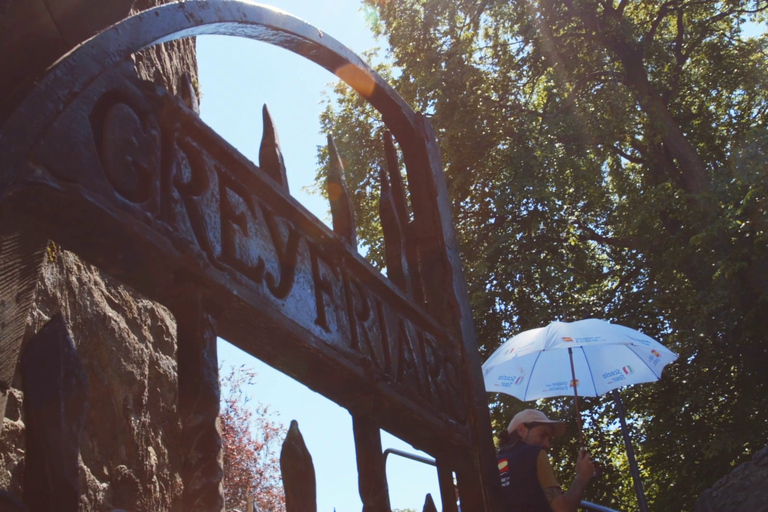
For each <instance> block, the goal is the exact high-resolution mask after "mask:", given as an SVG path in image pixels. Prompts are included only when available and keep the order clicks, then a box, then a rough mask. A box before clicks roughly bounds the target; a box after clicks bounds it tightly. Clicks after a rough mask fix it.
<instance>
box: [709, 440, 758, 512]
mask: <svg viewBox="0 0 768 512" xmlns="http://www.w3.org/2000/svg"><path fill="white" fill-rule="evenodd" d="M695 511H696V512H768V446H766V447H765V448H763V449H762V450H760V451H759V452H757V453H756V454H755V455H754V456H753V457H752V460H750V461H748V462H745V463H744V464H742V465H740V466H738V467H737V468H736V469H734V470H733V471H732V472H731V473H729V474H728V475H726V476H724V477H723V478H721V479H720V480H718V481H717V482H716V483H715V485H713V486H712V488H711V489H707V490H706V491H704V492H703V493H702V494H701V496H699V499H698V500H696V509H695Z"/></svg>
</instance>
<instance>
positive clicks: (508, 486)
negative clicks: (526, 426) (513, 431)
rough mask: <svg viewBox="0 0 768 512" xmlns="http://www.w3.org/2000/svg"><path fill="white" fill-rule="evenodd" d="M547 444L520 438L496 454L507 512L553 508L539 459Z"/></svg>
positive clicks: (537, 511) (550, 510)
mask: <svg viewBox="0 0 768 512" xmlns="http://www.w3.org/2000/svg"><path fill="white" fill-rule="evenodd" d="M542 449H543V448H542V447H541V446H538V445H532V444H526V443H523V442H518V443H517V444H516V445H514V446H512V447H510V448H506V447H502V449H501V451H500V452H499V454H498V455H497V456H496V461H497V462H498V464H499V476H500V477H501V495H502V503H503V504H504V508H503V510H504V512H552V508H551V507H550V506H549V502H548V501H547V497H546V496H545V495H544V490H543V489H542V488H541V484H540V483H539V475H538V464H537V462H538V459H539V452H540V451H541V450H542Z"/></svg>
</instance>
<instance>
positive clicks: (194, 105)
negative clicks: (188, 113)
mask: <svg viewBox="0 0 768 512" xmlns="http://www.w3.org/2000/svg"><path fill="white" fill-rule="evenodd" d="M179 89H180V90H179V93H180V94H181V100H182V101H183V102H184V104H185V105H186V106H187V108H189V109H190V110H192V111H193V112H194V113H195V114H197V115H200V102H199V100H198V99H197V91H196V90H195V86H194V85H193V84H192V77H191V76H190V75H189V73H184V74H183V75H182V77H181V84H180V86H179Z"/></svg>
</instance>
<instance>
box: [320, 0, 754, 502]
mask: <svg viewBox="0 0 768 512" xmlns="http://www.w3.org/2000/svg"><path fill="white" fill-rule="evenodd" d="M364 5H365V9H366V13H367V18H368V19H369V21H370V23H371V24H372V28H373V30H374V32H375V33H376V34H377V35H379V36H380V37H381V38H382V39H384V40H385V41H386V43H387V44H388V47H387V57H388V61H389V63H390V64H388V65H382V66H380V67H379V70H380V72H381V74H382V75H383V76H385V78H387V79H388V80H389V81H390V83H392V84H393V85H394V87H395V88H396V89H397V90H398V91H399V92H400V93H401V94H402V95H403V97H404V98H405V99H406V101H408V102H410V104H411V105H413V106H414V107H415V108H416V109H419V110H421V111H422V112H424V113H426V114H428V115H429V116H430V118H431V122H432V124H433V125H434V127H435V128H436V130H437V132H438V138H439V141H440V146H441V151H442V156H443V160H444V167H445V171H446V173H447V179H448V183H449V193H450V197H451V200H452V204H453V213H454V219H455V222H456V227H457V231H458V237H459V241H460V244H461V251H462V256H463V261H464V265H465V273H466V276H467V280H468V284H469V289H470V298H471V301H472V306H473V311H474V314H475V322H476V325H477V331H478V337H479V342H480V345H481V347H480V350H481V352H482V354H483V357H487V356H488V355H490V353H491V352H492V351H493V350H494V349H495V348H496V347H497V346H498V345H499V344H500V342H501V341H502V340H503V339H504V338H505V337H507V336H509V335H511V334H514V333H516V332H519V331H521V330H524V329H528V328H533V327H537V326H540V325H544V324H546V323H548V322H550V321H552V320H554V319H558V318H567V319H569V320H575V319H579V318H585V317H590V316H594V317H599V318H605V319H609V320H612V321H614V322H617V323H622V324H625V325H628V326H630V327H633V328H637V329H639V330H641V331H643V332H645V333H646V334H648V335H651V336H653V337H656V338H657V339H659V340H661V341H662V342H663V343H664V344H665V345H667V346H668V347H669V348H671V349H672V350H673V351H675V352H676V353H678V354H679V355H680V359H679V360H678V363H676V364H675V365H673V366H672V367H668V369H667V370H666V371H665V375H664V377H663V378H662V380H661V381H660V382H659V383H655V384H646V385H642V386H635V387H633V388H628V389H626V390H624V391H623V397H624V399H625V402H626V403H625V405H626V407H627V410H628V414H629V417H630V427H631V429H632V433H633V439H634V442H635V449H636V452H637V455H638V458H639V461H640V464H641V467H642V471H643V477H644V484H645V487H646V493H647V496H648V499H649V503H650V504H651V505H652V507H653V508H654V509H658V510H692V509H693V506H694V502H695V500H696V498H697V496H698V495H699V494H700V493H701V492H702V491H703V490H704V489H706V488H707V487H709V486H711V485H712V484H713V483H714V482H715V481H716V480H717V479H719V478H720V477H722V476H723V475H724V474H726V473H727V472H728V471H730V470H731V469H732V468H733V467H734V466H735V465H736V464H738V463H741V462H744V461H745V460H747V459H748V458H749V457H750V455H751V454H752V453H754V452H755V451H757V450H758V449H759V448H760V447H762V446H764V445H765V444H766V443H768V377H767V375H768V373H766V372H765V371H764V368H766V367H768V350H766V348H765V347H766V335H765V333H766V332H768V307H767V306H768V297H767V296H766V290H768V248H767V242H768V215H767V214H766V202H767V199H766V197H767V193H768V190H767V189H766V183H768V181H767V180H766V178H768V176H766V174H767V170H766V166H765V161H766V153H768V131H766V107H767V106H768V103H767V100H768V94H767V93H768V90H767V87H768V69H766V63H767V62H768V60H767V59H766V57H767V55H766V52H767V47H766V45H767V44H768V40H766V37H765V34H758V35H757V36H756V37H748V36H747V35H745V32H744V31H745V29H746V28H749V27H754V26H755V25H754V24H755V23H760V22H762V21H764V20H765V12H766V9H767V8H768V4H767V3H766V2H765V1H757V0H751V1H739V0H729V1H727V2H719V1H718V2H715V1H701V0H667V1H660V0H636V1H631V2H630V1H627V0H620V1H619V0H538V1H537V0H516V1H509V0H366V1H365V2H364ZM760 27H763V26H762V25H760ZM761 30H762V31H764V30H763V29H762V28H761ZM369 57H370V56H369ZM321 121H322V123H323V126H324V127H325V129H326V130H327V131H328V132H330V133H332V134H333V135H334V138H335V139H336V143H337V146H338V147H339V151H340V154H341V155H342V158H343V159H344V163H345V168H346V171H347V181H348V183H349V184H350V186H351V188H352V189H353V190H354V192H353V194H354V198H355V206H356V213H357V219H358V236H359V239H360V240H361V242H362V243H363V244H365V245H366V246H367V250H368V255H369V257H370V258H372V259H373V260H374V262H376V263H377V264H378V265H379V266H380V267H384V261H383V240H382V236H381V228H380V226H379V225H378V220H377V214H376V211H377V205H378V202H377V201H378V183H377V181H378V180H377V175H378V168H379V167H380V166H381V165H383V159H384V155H383V151H382V149H381V142H380V140H381V138H380V134H381V131H382V125H381V122H380V121H379V120H378V117H377V116H376V115H375V113H374V112H373V111H372V110H371V108H370V107H369V106H368V105H367V104H366V103H365V102H364V100H362V99H361V98H358V97H356V96H355V95H354V94H353V93H352V92H350V91H349V90H348V89H346V88H345V87H344V86H342V85H338V86H337V87H336V88H335V89H334V91H333V95H332V97H331V98H330V99H329V101H328V105H327V109H326V111H325V112H324V114H323V116H322V119H321ZM319 156H320V161H321V164H323V165H325V164H326V162H327V155H326V154H325V152H324V151H321V153H320V155H319ZM324 172H325V167H323V168H321V170H320V176H322V175H323V174H324ZM491 400H492V401H491V407H492V413H493V414H492V417H493V420H494V422H495V425H496V426H497V427H499V428H500V427H502V426H503V425H504V424H505V421H508V418H509V417H510V415H511V414H513V413H514V412H515V411H516V410H518V409H522V408H524V407H526V406H530V404H528V405H525V404H522V403H520V402H518V401H517V400H515V399H513V398H510V397H504V396H493V397H491ZM572 401H573V400H572V399H568V398H563V399H555V400H548V401H546V403H544V404H541V406H542V407H546V408H547V409H550V410H551V411H552V412H554V413H556V414H560V415H561V416H563V417H572V416H571V415H572V414H573V411H572ZM584 406H585V408H586V410H587V413H586V414H587V416H588V418H587V428H588V431H589V436H590V437H591V439H592V444H593V445H592V450H593V452H594V453H595V455H596V457H597V458H598V459H600V460H601V461H602V462H603V467H604V471H603V476H602V477H601V478H600V479H599V480H598V481H597V482H596V483H595V484H594V485H593V486H592V488H591V490H590V491H589V492H590V495H589V499H591V500H592V501H596V502H599V503H603V504H605V505H608V506H612V507H613V508H618V509H622V510H623V509H632V508H634V507H636V501H635V499H634V497H633V489H632V483H631V480H630V478H629V473H628V471H627V463H626V455H625V454H624V451H623V447H622V446H621V444H620V437H619V434H618V432H617V422H616V418H617V416H616V412H615V408H614V406H613V404H612V402H611V401H610V400H609V399H608V398H607V397H601V398H599V399H594V400H585V404H584ZM574 435H575V427H574V430H573V431H572V432H571V433H570V437H568V438H567V439H566V440H565V441H564V442H563V443H561V444H560V446H559V449H558V453H557V454H554V457H553V458H555V459H558V460H561V461H562V462H561V464H560V468H561V469H562V470H563V473H562V478H563V483H564V484H565V485H567V484H568V483H569V481H570V478H571V474H572V473H571V468H572V467H573V459H574V457H575V444H576V440H575V438H574Z"/></svg>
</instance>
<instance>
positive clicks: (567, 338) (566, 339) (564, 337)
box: [563, 336, 573, 343]
mask: <svg viewBox="0 0 768 512" xmlns="http://www.w3.org/2000/svg"><path fill="white" fill-rule="evenodd" d="M563 341H564V342H566V343H571V342H573V338H569V337H568V336H563Z"/></svg>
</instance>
